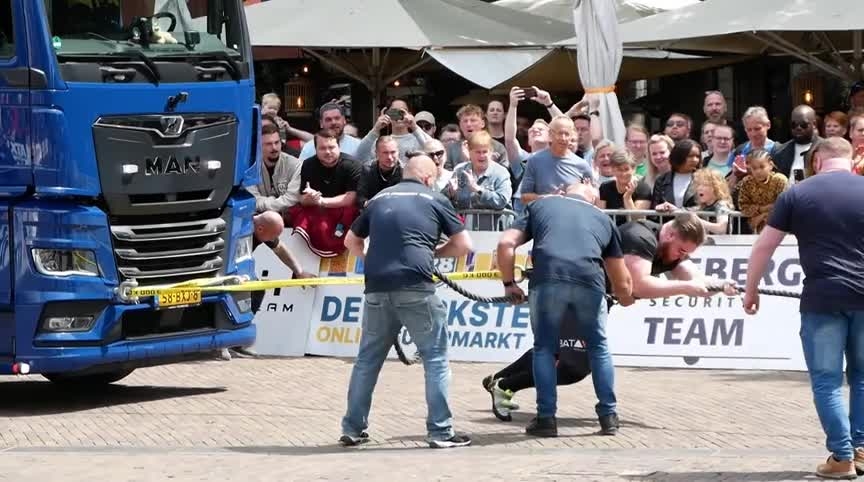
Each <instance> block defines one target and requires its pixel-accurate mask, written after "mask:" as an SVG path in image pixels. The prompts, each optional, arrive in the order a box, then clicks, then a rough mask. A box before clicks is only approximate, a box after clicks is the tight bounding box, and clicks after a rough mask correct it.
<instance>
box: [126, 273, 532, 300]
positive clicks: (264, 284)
mask: <svg viewBox="0 0 864 482" xmlns="http://www.w3.org/2000/svg"><path fill="white" fill-rule="evenodd" d="M518 271H519V269H517V272H518ZM446 276H447V278H449V279H451V280H454V281H470V280H498V279H501V272H500V271H497V270H494V271H472V272H460V273H449V274H447V275H446ZM433 278H434V280H435V281H440V280H439V279H438V278H437V277H433ZM214 281H216V280H214V279H213V278H207V279H201V280H192V281H187V282H184V283H180V284H175V285H166V286H148V287H142V288H132V289H130V290H129V292H128V296H130V297H133V298H136V297H137V298H145V297H150V296H159V295H163V294H192V293H229V292H237V291H261V290H272V289H275V288H294V287H303V286H341V285H362V284H364V283H365V278H363V277H362V276H352V277H338V276H330V277H326V278H308V279H278V280H262V281H240V282H239V283H236V284H230V285H214V284H213V283H214ZM208 285H209V286H208Z"/></svg>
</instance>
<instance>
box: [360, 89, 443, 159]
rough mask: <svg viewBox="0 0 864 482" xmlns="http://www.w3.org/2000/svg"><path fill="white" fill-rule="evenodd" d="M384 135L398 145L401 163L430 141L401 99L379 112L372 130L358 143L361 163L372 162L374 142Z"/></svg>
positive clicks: (406, 104)
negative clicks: (409, 154) (410, 153)
mask: <svg viewBox="0 0 864 482" xmlns="http://www.w3.org/2000/svg"><path fill="white" fill-rule="evenodd" d="M388 131H389V134H388ZM384 135H389V136H390V137H392V138H393V139H394V140H395V141H396V143H397V144H398V145H399V159H400V160H401V161H402V162H405V160H406V159H407V158H408V155H407V154H408V153H409V152H417V151H421V150H423V145H424V144H426V141H430V140H432V138H431V137H429V134H427V133H426V132H425V131H424V130H423V129H419V128H418V127H417V123H416V122H415V121H414V116H413V115H411V112H410V110H409V109H408V103H406V102H405V101H404V100H401V99H395V100H394V101H393V102H391V103H390V107H389V108H387V109H383V110H382V111H381V115H380V116H379V117H378V120H377V121H376V122H375V125H374V126H372V130H370V131H369V133H368V134H366V137H364V138H363V140H362V141H360V146H359V147H358V148H357V159H358V160H360V161H361V162H363V163H367V162H369V161H372V160H373V159H374V157H375V144H376V141H378V138H379V137H381V136H384Z"/></svg>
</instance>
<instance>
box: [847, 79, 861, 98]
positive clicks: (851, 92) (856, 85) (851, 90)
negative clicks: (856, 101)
mask: <svg viewBox="0 0 864 482" xmlns="http://www.w3.org/2000/svg"><path fill="white" fill-rule="evenodd" d="M862 90H864V80H859V81H858V82H855V83H854V84H852V87H850V88H849V97H852V96H853V95H855V94H857V93H858V92H861V91H862Z"/></svg>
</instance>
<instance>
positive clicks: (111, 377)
mask: <svg viewBox="0 0 864 482" xmlns="http://www.w3.org/2000/svg"><path fill="white" fill-rule="evenodd" d="M134 371H135V369H134V368H129V369H125V370H115V371H111V372H104V373H92V374H88V375H76V374H75V373H74V372H73V373H43V374H42V376H43V377H45V378H47V379H48V380H50V381H51V382H53V383H56V384H58V385H68V386H85V385H86V386H100V385H109V384H111V383H114V382H117V381H120V380H122V379H124V378H126V377H127V376H129V374H131V373H132V372H134Z"/></svg>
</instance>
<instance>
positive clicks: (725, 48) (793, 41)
mask: <svg viewBox="0 0 864 482" xmlns="http://www.w3.org/2000/svg"><path fill="white" fill-rule="evenodd" d="M861 18H864V2H862V1H861V0H830V1H821V2H817V1H812V0H758V1H754V0H706V1H704V2H700V3H698V4H696V5H692V6H688V7H684V8H681V9H678V10H674V11H669V12H664V13H660V14H657V15H653V16H650V17H646V18H643V19H640V20H635V21H633V22H628V23H625V24H622V25H621V29H620V31H621V40H622V41H623V42H624V44H625V45H627V46H631V47H643V48H659V49H666V50H675V51H690V52H712V53H741V54H764V53H766V52H772V51H773V52H780V53H783V54H787V55H792V56H795V57H797V58H799V59H801V60H804V61H806V62H809V63H811V64H813V65H814V66H816V67H818V68H821V69H822V70H825V71H827V72H829V73H831V74H834V75H837V76H838V77H842V78H847V79H852V78H857V77H860V76H861V67H860V66H861V60H862V55H861V46H862V34H861V28H862V24H861ZM849 52H851V53H852V58H853V60H852V61H849V60H847V59H845V58H844V57H843V55H844V54H846V53H849ZM824 55H827V56H829V57H830V58H831V61H830V62H828V61H825V60H823V59H822V58H820V57H821V56H824ZM853 66H854V67H853Z"/></svg>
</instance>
